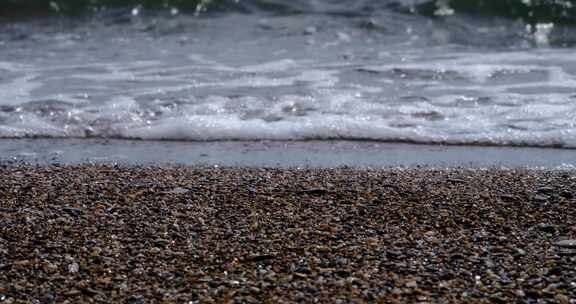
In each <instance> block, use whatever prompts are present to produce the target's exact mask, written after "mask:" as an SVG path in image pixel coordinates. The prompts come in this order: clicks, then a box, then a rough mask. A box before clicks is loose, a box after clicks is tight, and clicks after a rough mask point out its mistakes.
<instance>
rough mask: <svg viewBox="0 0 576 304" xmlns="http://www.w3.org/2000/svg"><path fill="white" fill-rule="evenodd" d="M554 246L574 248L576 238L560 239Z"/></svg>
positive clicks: (575, 246) (575, 247)
mask: <svg viewBox="0 0 576 304" xmlns="http://www.w3.org/2000/svg"><path fill="white" fill-rule="evenodd" d="M556 246H558V247H562V248H569V249H576V240H562V241H558V242H556Z"/></svg>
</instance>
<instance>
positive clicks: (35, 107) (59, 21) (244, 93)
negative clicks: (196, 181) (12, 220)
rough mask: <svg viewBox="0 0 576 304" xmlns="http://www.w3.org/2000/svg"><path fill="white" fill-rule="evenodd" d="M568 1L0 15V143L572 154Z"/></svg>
mask: <svg viewBox="0 0 576 304" xmlns="http://www.w3.org/2000/svg"><path fill="white" fill-rule="evenodd" d="M574 5H576V1H568V0H565V1H560V0H554V1H552V0H549V1H545V0H540V1H536V0H532V1H530V0H484V1H482V0H477V1H474V0H444V1H442V0H435V1H434V0H427V1H426V0H403V1H402V0H360V1H344V0H307V1H306V0H221V1H219V0H212V1H206V0H197V1H186V0H179V1H178V0H174V1H152V0H148V1H144V0H100V1H98V0H61V1H41V0H36V1H34V0H12V1H6V0H3V1H0V137H4V138H19V137H65V138H78V137H79V138H84V137H91V138H93V137H98V138H125V139H143V140H152V139H154V140H155V139H169V140H184V141H198V140H260V139H266V140H308V139H315V140H333V139H354V140H376V141H391V142H418V143H448V144H478V145H496V146H499V145H518V146H543V147H563V148H575V147H576V119H575V118H574V116H575V114H576V56H575V55H574V50H575V48H574V47H575V42H576V31H575V27H574V26H575V23H576V8H574Z"/></svg>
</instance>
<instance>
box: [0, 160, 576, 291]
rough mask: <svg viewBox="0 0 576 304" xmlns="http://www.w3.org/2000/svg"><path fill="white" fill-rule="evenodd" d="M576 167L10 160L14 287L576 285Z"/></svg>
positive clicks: (4, 180) (2, 190)
mask: <svg viewBox="0 0 576 304" xmlns="http://www.w3.org/2000/svg"><path fill="white" fill-rule="evenodd" d="M575 189H576V172H574V171H568V172H567V171H564V172H562V171H557V172H552V171H548V172H545V171H522V170H517V171H512V170H418V169H410V170H380V171H374V170H359V169H326V170H324V169H309V170H289V169H218V168H204V169H202V168H190V167H174V168H142V167H135V166H132V167H113V166H76V167H62V166H40V167H33V166H24V165H18V164H4V165H0V302H3V303H16V302H21V301H22V302H32V303H34V302H37V303H43V302H64V301H68V302H69V303H78V302H128V303H144V302H160V301H165V302H178V303H196V302H203V303H204V302H206V303H207V302H215V303H224V302H237V303H252V302H254V303H257V302H269V303H276V302H296V301H304V302H325V303H338V302H340V303H348V302H353V303H362V302H376V301H380V302H443V303H462V302H472V303H477V302H483V301H486V302H494V303H509V302H520V303H522V302H526V303H533V302H535V301H536V300H537V299H542V302H540V303H546V302H556V303H574V302H575V301H576V248H575V246H576V244H574V243H573V242H571V241H569V240H570V239H575V238H576V190H575Z"/></svg>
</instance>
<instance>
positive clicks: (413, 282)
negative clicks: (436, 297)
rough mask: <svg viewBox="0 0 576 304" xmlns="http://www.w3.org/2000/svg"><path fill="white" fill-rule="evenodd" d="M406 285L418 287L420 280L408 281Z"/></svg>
mask: <svg viewBox="0 0 576 304" xmlns="http://www.w3.org/2000/svg"><path fill="white" fill-rule="evenodd" d="M406 287H408V288H418V282H416V281H409V282H406Z"/></svg>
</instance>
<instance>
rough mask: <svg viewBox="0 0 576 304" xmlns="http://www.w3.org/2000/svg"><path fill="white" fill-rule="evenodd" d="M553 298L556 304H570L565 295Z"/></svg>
mask: <svg viewBox="0 0 576 304" xmlns="http://www.w3.org/2000/svg"><path fill="white" fill-rule="evenodd" d="M555 298H556V302H557V303H558V304H570V303H571V301H570V298H569V297H568V296H567V295H563V294H557V295H556V296H555Z"/></svg>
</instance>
